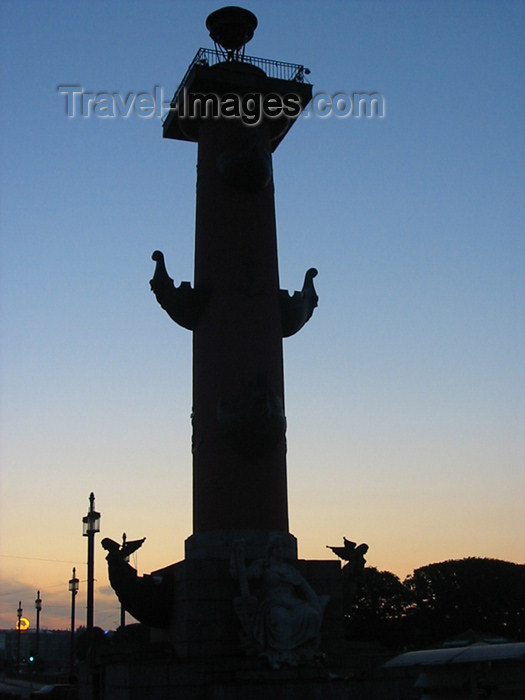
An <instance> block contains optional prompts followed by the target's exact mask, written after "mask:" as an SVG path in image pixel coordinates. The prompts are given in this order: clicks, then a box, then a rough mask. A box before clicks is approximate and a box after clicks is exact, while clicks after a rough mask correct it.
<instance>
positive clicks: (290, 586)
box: [231, 535, 328, 668]
mask: <svg viewBox="0 0 525 700" xmlns="http://www.w3.org/2000/svg"><path fill="white" fill-rule="evenodd" d="M231 568H232V575H234V576H235V577H238V578H239V580H240V583H241V596H240V597H239V598H237V599H236V600H235V601H234V604H235V608H236V611H237V614H238V615H239V618H240V620H241V623H242V625H243V629H244V633H245V636H246V640H247V642H248V643H247V646H248V647H249V646H251V647H252V649H253V648H254V649H255V650H256V651H257V652H258V653H259V654H260V655H261V656H265V657H266V658H267V659H268V661H269V662H270V665H271V666H272V667H273V668H279V667H280V666H281V664H283V663H286V664H289V665H291V666H297V665H298V664H302V663H309V662H312V661H315V660H317V659H319V658H320V657H321V655H320V654H319V652H318V648H319V641H320V631H321V622H322V617H323V610H324V606H325V605H326V603H327V602H328V596H321V597H320V596H318V595H317V594H316V593H315V591H314V590H313V589H312V587H311V586H310V585H309V583H308V582H307V581H306V579H305V578H304V576H302V574H301V573H300V572H299V571H298V570H297V569H296V568H295V567H294V566H292V565H291V564H288V563H287V562H286V561H285V560H284V557H283V551H282V542H281V537H280V536H279V535H274V536H272V537H270V539H269V541H268V544H267V548H266V556H265V558H264V559H258V560H256V561H254V562H253V563H252V564H251V565H249V566H248V567H246V565H245V561H244V542H243V541H237V542H235V543H234V545H233V552H232V567H231ZM250 580H251V581H258V582H259V596H258V597H254V596H252V595H250V591H249V588H248V581H250Z"/></svg>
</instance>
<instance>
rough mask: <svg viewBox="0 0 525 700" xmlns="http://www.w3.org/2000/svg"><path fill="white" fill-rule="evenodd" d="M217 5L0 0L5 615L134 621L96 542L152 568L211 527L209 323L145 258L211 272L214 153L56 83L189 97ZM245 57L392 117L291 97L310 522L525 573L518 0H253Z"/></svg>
mask: <svg viewBox="0 0 525 700" xmlns="http://www.w3.org/2000/svg"><path fill="white" fill-rule="evenodd" d="M220 6H221V4H220V3H217V2H215V1H213V2H211V1H208V0H202V1H201V2H192V3H187V2H176V1H173V0H171V1H169V2H168V1H161V0H154V1H151V0H149V1H148V2H146V1H142V0H135V1H128V2H123V1H117V0H113V1H109V2H93V1H91V2H87V1H85V2H79V1H78V0H72V1H70V2H67V3H64V2H56V1H53V0H46V2H42V1H34V2H31V1H28V0H16V1H14V0H3V2H2V3H1V4H0V10H1V13H2V35H1V50H2V73H1V75H2V83H1V88H2V97H3V105H4V108H3V110H2V116H1V129H2V136H1V138H2V141H1V148H2V152H1V155H2V169H1V177H2V180H1V204H2V219H1V227H2V231H1V233H2V251H1V252H2V276H1V285H2V289H1V291H2V350H1V353H2V354H1V372H2V375H1V380H2V397H1V400H2V415H1V423H2V444H1V459H2V472H1V520H0V533H1V540H0V555H1V556H0V567H1V587H0V628H9V627H11V628H12V627H13V626H14V624H15V620H16V608H17V607H18V601H19V600H21V601H22V606H23V608H24V611H25V613H26V615H27V617H28V618H29V620H30V623H31V625H33V626H34V618H35V612H34V599H35V597H36V591H37V589H40V591H41V596H42V600H43V611H42V617H41V623H42V626H43V627H49V628H67V626H68V624H69V621H68V615H69V601H70V599H69V594H68V592H67V581H68V579H69V578H70V576H71V569H72V567H73V566H76V567H77V573H78V575H79V578H80V580H81V588H80V593H79V597H78V607H77V620H78V622H79V624H80V623H82V622H84V621H85V617H84V616H85V595H86V584H85V579H86V566H85V562H86V540H85V538H83V537H82V534H81V533H82V529H81V519H82V516H83V515H85V514H86V512H87V508H88V496H89V493H90V491H94V493H95V495H96V508H97V510H99V511H100V512H101V513H102V520H101V529H102V533H101V535H100V536H99V537H97V543H96V553H97V554H96V579H97V583H96V606H95V624H98V625H100V626H102V627H105V628H113V627H115V626H117V625H118V621H119V611H118V603H117V600H116V598H115V596H114V594H113V592H112V591H111V589H110V588H109V584H108V579H107V573H106V564H105V561H104V552H103V550H102V548H101V547H100V539H101V537H102V536H108V537H112V538H113V539H117V540H118V539H120V537H121V535H122V532H123V531H125V532H126V533H127V535H128V538H129V539H135V538H139V537H143V536H146V537H147V540H146V542H145V544H144V546H143V548H142V549H141V550H140V551H139V552H138V555H137V557H136V565H137V567H138V570H139V573H141V574H142V573H148V572H150V571H153V570H155V569H158V568H161V567H163V566H166V565H168V564H170V563H173V562H175V561H179V560H180V559H181V558H183V551H184V549H183V547H184V540H185V539H186V537H188V536H189V535H190V534H191V454H190V418H189V416H190V411H191V334H190V333H189V332H188V331H185V330H183V329H182V328H180V327H178V326H176V325H175V324H174V323H172V322H171V321H170V320H169V318H168V317H167V316H166V314H165V313H164V312H163V311H162V310H161V309H160V307H159V306H158V305H157V302H156V301H155V298H154V296H153V295H152V294H151V292H150V291H149V279H150V278H151V276H152V273H153V263H152V261H151V253H152V251H153V250H155V249H157V248H159V249H161V250H163V251H164V253H165V255H166V258H167V264H168V269H169V271H170V274H171V276H172V277H174V278H175V280H176V283H177V284H178V283H179V282H180V281H181V280H189V281H191V280H192V278H193V228H194V206H195V199H194V197H195V163H196V146H195V144H190V143H182V142H177V141H166V140H163V139H162V131H161V120H160V119H159V118H158V117H156V116H153V117H152V118H149V119H145V118H140V117H138V116H137V115H136V113H134V112H132V114H131V115H130V116H129V117H128V118H127V119H126V118H122V117H117V118H114V119H102V118H97V117H95V116H91V117H89V118H83V117H81V116H78V117H76V118H71V119H68V118H67V116H66V113H65V97H64V96H61V95H59V94H58V92H57V86H59V85H64V84H78V85H81V86H82V87H83V88H84V90H85V91H88V92H95V93H100V92H110V93H114V92H118V93H119V94H121V95H122V96H123V97H124V98H125V96H126V95H127V94H128V93H130V92H131V93H139V92H147V93H152V92H153V90H154V88H155V86H160V87H162V89H163V91H164V95H165V98H166V99H169V98H170V97H171V95H172V94H173V92H174V91H175V89H176V88H177V86H178V84H179V82H180V80H181V79H182V77H183V75H184V73H185V70H186V67H187V66H188V64H189V63H190V61H191V60H192V58H193V56H194V55H195V53H196V51H197V49H198V48H199V47H200V46H205V47H212V45H213V44H212V41H211V39H210V38H209V37H208V33H207V31H206V28H205V25H204V21H205V18H206V16H207V15H208V14H209V13H210V12H212V11H213V10H215V9H217V8H218V7H220ZM243 6H245V7H247V8H248V9H251V10H252V11H253V12H254V13H255V14H256V15H257V16H258V19H259V27H258V29H257V31H256V33H255V37H254V39H253V40H252V42H251V43H250V44H249V46H248V47H247V53H248V54H249V55H252V56H262V57H267V58H274V59H278V60H283V61H292V62H297V63H304V64H305V65H306V66H308V67H309V68H310V69H311V75H310V76H309V78H310V80H311V82H312V83H313V85H314V92H325V93H328V94H333V93H336V92H344V93H347V94H351V93H353V92H355V91H364V92H372V91H377V92H379V93H381V95H383V97H384V99H385V102H386V116H385V117H384V118H382V119H378V118H373V119H366V118H361V119H356V118H354V117H348V118H345V119H343V118H336V117H335V116H330V117H327V118H324V119H322V118H320V117H317V116H310V117H309V118H304V117H301V118H299V120H298V122H297V123H296V124H295V126H294V127H293V129H292V130H291V132H290V133H289V134H288V136H287V137H286V139H285V140H284V141H283V143H282V144H281V145H280V146H279V148H278V150H277V151H276V153H275V156H274V171H275V183H276V209H277V225H278V237H279V265H280V277H281V287H282V288H284V289H289V290H290V291H293V290H294V289H300V287H301V284H302V279H303V275H304V272H305V271H306V269H307V268H309V267H310V266H315V267H317V268H318V270H319V276H318V277H317V279H316V287H317V291H318V294H319V297H320V300H319V307H318V309H317V310H316V312H315V314H314V316H313V318H312V319H311V321H310V322H309V323H308V324H307V326H306V327H305V328H304V329H303V330H302V331H301V332H300V333H298V334H297V335H296V336H294V337H292V338H290V339H287V340H286V341H285V376H286V407H287V418H288V486H289V508H290V529H291V532H293V534H295V536H296V537H297V538H298V542H299V555H300V556H301V557H304V558H317V559H324V558H331V557H332V555H331V553H330V552H328V550H326V548H325V545H327V544H339V543H340V542H341V541H342V537H343V535H344V536H346V537H348V538H350V539H353V540H356V541H358V542H363V541H365V542H367V543H368V544H369V545H370V551H369V553H368V555H367V560H368V563H369V564H370V565H372V566H376V567H378V568H379V569H383V570H389V571H393V572H394V573H396V574H398V575H399V576H401V577H404V576H406V575H407V574H409V573H411V572H412V570H413V569H414V568H417V567H420V566H424V565H425V564H428V563H431V562H436V561H442V560H444V559H450V558H460V557H466V556H480V557H495V558H500V559H506V560H509V561H516V562H520V563H523V561H524V560H525V556H524V548H523V531H524V525H525V505H524V503H525V499H524V498H523V494H524V493H525V489H524V486H525V483H524V470H523V456H524V452H525V449H524V419H525V399H524V397H525V391H524V389H525V363H524V362H523V358H524V356H525V353H524V350H525V347H524V346H525V342H524V341H525V333H524V328H525V325H524V311H525V308H524V307H525V302H524V298H525V297H524V291H525V289H524V287H525V285H524V269H525V268H524V263H525V245H524V236H523V222H524V220H525V217H524V214H525V212H524V209H525V205H524V201H525V198H524V197H523V191H524V189H523V188H524V184H525V165H524V155H523V152H524V138H523V117H524V111H525V110H524V92H523V85H524V83H525V80H524V78H525V75H524V73H525V70H524V53H523V43H522V42H523V38H524V28H525V17H524V15H525V4H524V3H523V2H506V1H505V0H501V1H500V2H497V3H495V2H492V1H485V0H465V1H464V2H448V1H447V0H434V1H430V0H417V1H411V0H407V1H402V2H395V3H394V2H388V1H387V0H385V1H384V2H378V1H375V0H372V1H370V2H365V1H364V0H357V1H352V0H347V1H344V2H343V1H340V2H335V1H332V2H324V1H323V2H322V1H321V0H316V1H313V0H311V1H306V2H305V1H302V2H299V1H289V2H268V1H262V0H253V2H250V3H249V4H244V5H243Z"/></svg>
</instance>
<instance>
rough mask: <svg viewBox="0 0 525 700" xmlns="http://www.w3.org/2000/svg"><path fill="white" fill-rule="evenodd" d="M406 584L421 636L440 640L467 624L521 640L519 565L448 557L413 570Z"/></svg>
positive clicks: (523, 572)
mask: <svg viewBox="0 0 525 700" xmlns="http://www.w3.org/2000/svg"><path fill="white" fill-rule="evenodd" d="M404 584H405V586H406V588H407V589H408V590H409V591H410V593H411V594H412V598H413V601H414V603H415V606H416V607H415V608H414V612H413V614H414V616H415V619H414V624H415V627H416V628H417V629H418V631H419V634H420V635H421V637H422V639H426V640H427V641H435V640H441V639H445V638H447V637H450V636H453V635H456V634H459V633H461V632H464V631H465V630H467V629H469V628H470V629H474V630H478V631H481V632H484V633H489V634H492V635H499V636H503V637H507V638H510V639H523V638H524V620H525V566H523V565H520V564H513V563H511V562H506V561H500V560H499V559H481V558H475V557H471V558H468V559H459V560H458V559H456V560H449V561H444V562H441V563H438V564H429V565H428V566H423V567H421V568H420V569H416V570H415V571H414V573H413V574H412V575H411V576H409V577H408V578H407V579H406V580H405V581H404Z"/></svg>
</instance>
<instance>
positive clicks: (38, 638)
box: [35, 591, 42, 658]
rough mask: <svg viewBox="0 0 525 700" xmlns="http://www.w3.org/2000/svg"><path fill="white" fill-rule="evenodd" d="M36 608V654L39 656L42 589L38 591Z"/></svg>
mask: <svg viewBox="0 0 525 700" xmlns="http://www.w3.org/2000/svg"><path fill="white" fill-rule="evenodd" d="M35 610H36V643H35V656H36V657H37V658H38V651H39V647H40V611H41V610H42V598H41V597H40V591H37V592H36V600H35Z"/></svg>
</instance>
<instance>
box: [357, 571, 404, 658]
mask: <svg viewBox="0 0 525 700" xmlns="http://www.w3.org/2000/svg"><path fill="white" fill-rule="evenodd" d="M345 607H346V617H345V634H346V637H347V639H352V640H360V641H377V642H380V643H381V644H383V645H385V646H387V647H398V646H401V645H403V644H404V642H405V638H406V637H407V632H408V630H407V622H408V616H409V614H410V610H411V607H412V606H411V599H410V593H409V591H408V589H407V588H406V587H405V586H404V585H403V584H402V583H401V581H400V580H399V578H398V577H397V576H396V575H395V574H392V573H391V572H390V571H378V570H377V569H375V568H374V567H367V568H365V569H364V571H363V572H362V575H361V577H360V585H359V588H358V591H357V594H356V596H355V598H354V599H353V600H352V601H351V602H349V603H348V604H347V605H346V606H345Z"/></svg>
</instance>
